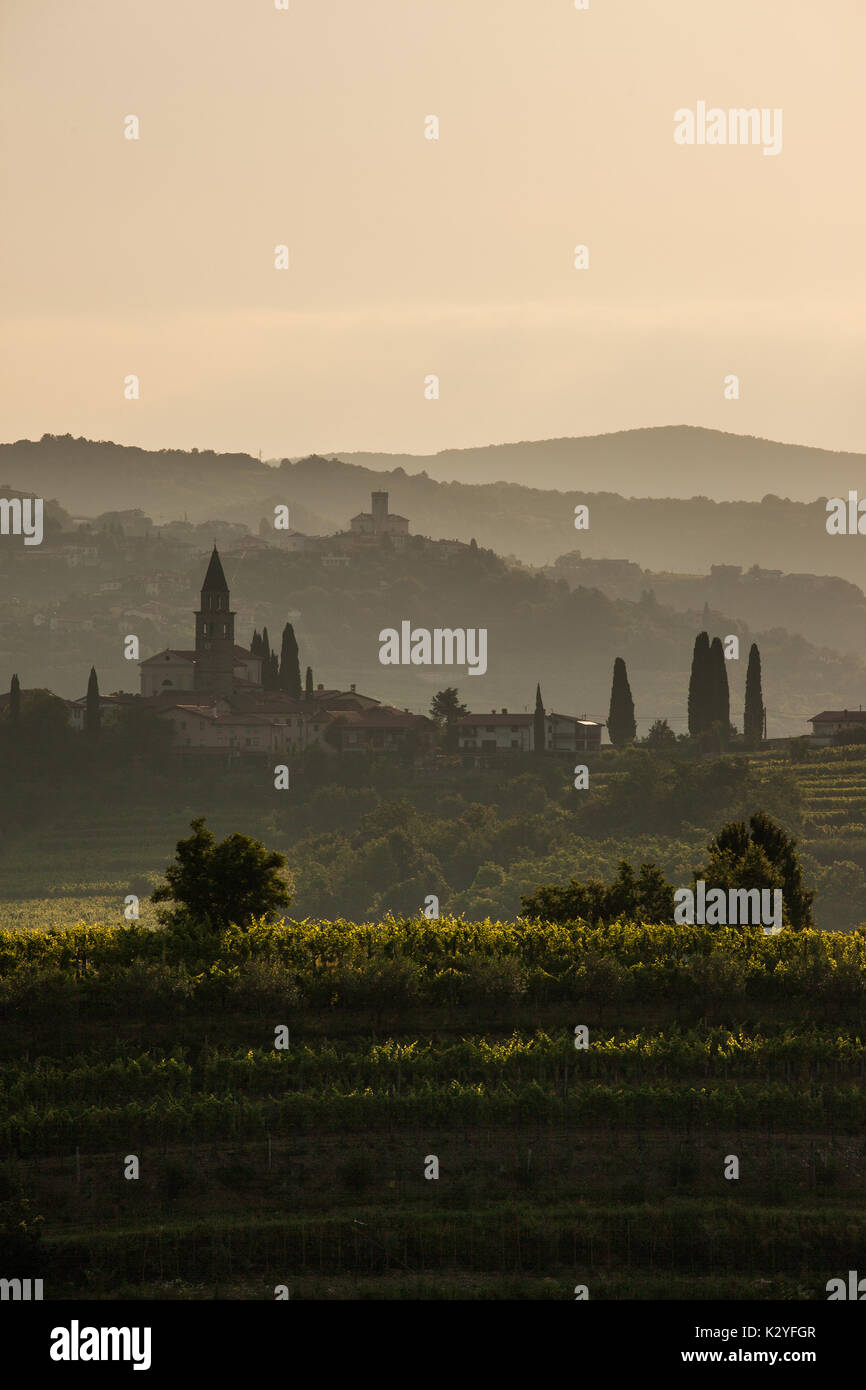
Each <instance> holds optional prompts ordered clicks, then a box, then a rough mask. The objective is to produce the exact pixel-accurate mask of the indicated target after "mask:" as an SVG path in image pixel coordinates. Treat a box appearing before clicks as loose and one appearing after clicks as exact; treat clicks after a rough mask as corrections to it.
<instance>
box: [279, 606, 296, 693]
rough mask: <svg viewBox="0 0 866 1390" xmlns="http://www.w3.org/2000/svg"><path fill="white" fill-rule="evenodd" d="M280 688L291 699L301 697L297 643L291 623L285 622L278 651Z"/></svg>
mask: <svg viewBox="0 0 866 1390" xmlns="http://www.w3.org/2000/svg"><path fill="white" fill-rule="evenodd" d="M280 690H284V691H285V693H286V694H287V695H291V696H292V699H294V700H300V698H301V667H300V664H299V662H298V643H297V640H296V638H295V629H294V628H293V627H292V625H291V623H286V625H285V627H284V628H283V642H282V649H281V651H280Z"/></svg>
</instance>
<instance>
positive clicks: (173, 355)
mask: <svg viewBox="0 0 866 1390" xmlns="http://www.w3.org/2000/svg"><path fill="white" fill-rule="evenodd" d="M864 52H866V7H864V5H863V0H823V3H821V4H817V3H809V2H808V0H726V2H725V3H717V0H590V8H589V10H588V11H585V12H581V11H576V10H575V8H574V4H573V0H289V10H288V12H283V11H278V10H276V9H275V8H274V0H2V4H0V124H2V146H0V169H2V183H3V189H4V195H5V196H4V200H3V202H4V215H3V218H2V225H0V247H2V287H0V288H2V302H3V305H4V310H5V313H4V319H5V322H4V328H3V342H2V361H0V369H2V378H3V385H2V388H0V439H3V440H10V439H16V438H19V437H24V436H29V437H38V436H39V435H41V434H42V433H44V432H45V431H49V432H52V433H66V432H67V431H68V432H71V433H72V434H75V435H79V434H82V435H88V436H92V437H95V438H102V439H108V438H113V439H115V440H117V441H119V442H122V443H129V444H133V443H137V444H142V445H145V446H148V447H160V446H164V445H180V446H192V445H197V446H199V447H200V448H216V449H244V450H249V451H250V452H257V451H258V450H259V449H262V450H263V452H264V456H265V457H272V456H282V455H286V454H291V455H295V454H300V453H305V452H310V451H312V450H317V451H319V452H327V451H330V450H338V449H340V450H347V449H388V450H394V451H399V450H411V451H415V452H430V451H433V450H436V449H440V448H445V447H449V446H455V445H457V446H459V445H469V444H484V443H494V442H502V441H506V440H515V439H529V438H549V437H553V436H560V435H572V434H591V433H596V432H599V431H607V430H616V429H622V428H628V427H633V426H641V425H653V424H676V423H688V424H698V425H707V426H712V427H715V428H719V429H729V430H733V431H735V432H737V433H754V434H761V435H765V436H768V437H772V438H778V439H783V440H791V441H796V442H799V443H811V444H821V445H825V446H829V447H836V448H848V449H857V450H866V392H864V389H863V380H862V376H863V362H864V352H863V348H864V331H866V329H864V325H866V314H864V308H866V306H864V256H866V197H864V180H863V131H864V125H866V122H864V105H866V96H864V82H863V76H862V67H863V54H864ZM699 101H706V102H707V103H708V105H710V106H714V105H718V106H721V107H724V108H728V107H743V106H745V107H753V106H754V107H766V108H777V107H778V108H781V109H782V111H783V147H782V152H781V153H780V154H779V155H778V156H766V155H764V154H763V152H762V150H761V148H760V147H741V146H738V147H731V146H724V147H721V146H714V147H710V146H704V147H699V146H692V147H684V146H678V145H677V144H675V143H674V140H673V128H674V119H673V113H674V111H675V110H676V109H677V108H681V107H691V108H694V107H695V106H696V104H697V103H698V102H699ZM130 114H134V115H136V116H138V118H139V120H140V126H141V130H140V139H139V140H138V141H131V140H127V139H124V136H123V123H124V118H125V117H126V116H128V115H130ZM431 114H435V115H436V116H438V118H439V121H440V138H439V140H438V141H430V140H427V139H425V138H424V122H425V117H426V116H428V115H431ZM278 243H286V244H287V245H288V247H289V250H290V257H291V267H290V269H289V270H288V271H277V270H275V269H274V247H275V245H277V244H278ZM577 243H586V244H587V245H588V246H589V251H590V268H589V270H587V271H577V270H575V269H574V268H573V264H572V261H573V248H574V246H575V245H576V244H577ZM130 373H135V374H137V375H138V376H139V377H140V382H141V399H140V400H139V401H126V400H124V396H123V383H124V378H125V377H126V376H127V374H130ZM428 373H436V374H438V376H439V378H440V392H441V394H440V399H439V400H438V401H428V400H425V399H424V391H423V386H424V378H425V376H426V375H427V374H428ZM728 373H736V374H738V375H739V377H740V392H741V398H740V400H739V401H726V400H725V399H724V395H723V386H724V377H725V375H726V374H728Z"/></svg>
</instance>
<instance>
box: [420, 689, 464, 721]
mask: <svg viewBox="0 0 866 1390" xmlns="http://www.w3.org/2000/svg"><path fill="white" fill-rule="evenodd" d="M468 713H469V709H468V707H467V706H466V705H462V704H461V703H460V700H459V699H458V696H457V687H456V685H448V686H446V687H445V689H444V690H439V691H437V692H436V694H435V695H434V696H433V699H432V700H431V702H430V717H431V719H435V721H436V723H437V724H438V725H439V727H440V728H442V727H443V725H447V724H453V723H454V720H455V719H460V718H462V716H463V715H464V714H468Z"/></svg>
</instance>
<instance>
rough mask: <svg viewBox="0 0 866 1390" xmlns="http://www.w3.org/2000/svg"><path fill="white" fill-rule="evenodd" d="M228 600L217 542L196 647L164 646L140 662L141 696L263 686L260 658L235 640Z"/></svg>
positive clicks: (198, 615) (204, 589) (204, 590)
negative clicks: (181, 691)
mask: <svg viewBox="0 0 866 1390" xmlns="http://www.w3.org/2000/svg"><path fill="white" fill-rule="evenodd" d="M230 601H231V600H230V595H229V586H228V584H227V583H226V577H225V573H224V571H223V567H222V561H221V560H220V557H219V552H218V550H217V548H216V546H214V548H213V554H212V555H211V557H210V564H209V565H208V567H207V573H206V575H205V577H204V584H203V585H202V589H201V600H200V603H199V609H198V612H197V613H196V615H195V649H194V650H189V649H187V648H183V649H181V648H176V647H166V649H165V650H164V651H161V652H157V654H156V656H149V657H148V658H147V660H146V661H142V662H141V663H140V671H141V694H142V695H144V696H147V697H152V696H159V695H174V694H175V693H176V692H177V691H179V690H183V691H190V690H193V691H196V692H197V693H204V694H209V695H229V694H232V693H233V692H234V691H236V690H242V689H249V688H250V687H253V688H261V684H262V663H261V658H260V657H257V656H253V654H252V652H250V651H248V650H247V648H246V647H239V646H238V645H237V643H236V642H235V615H234V613H233V612H232V611H231V609H230V607H229V603H230Z"/></svg>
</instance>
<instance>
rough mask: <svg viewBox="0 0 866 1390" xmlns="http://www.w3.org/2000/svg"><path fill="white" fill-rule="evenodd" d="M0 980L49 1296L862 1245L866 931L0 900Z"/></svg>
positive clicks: (361, 1282)
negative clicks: (84, 919)
mask: <svg viewBox="0 0 866 1390" xmlns="http://www.w3.org/2000/svg"><path fill="white" fill-rule="evenodd" d="M0 1007H2V1011H3V1020H4V1023H5V1025H6V1026H5V1027H4V1028H3V1030H2V1032H0V1039H2V1043H0V1147H2V1151H3V1152H4V1153H6V1154H7V1155H10V1157H9V1158H8V1160H7V1161H6V1163H5V1164H4V1165H3V1166H2V1169H0V1185H2V1186H0V1203H2V1210H3V1213H4V1220H5V1221H6V1230H7V1237H8V1233H9V1230H10V1228H12V1227H15V1229H17V1231H18V1235H17V1237H16V1239H17V1240H18V1242H19V1245H20V1246H21V1247H22V1248H21V1258H22V1259H23V1260H25V1261H29V1264H28V1272H29V1273H32V1274H34V1276H35V1277H38V1276H39V1275H41V1276H42V1277H43V1278H44V1279H45V1285H46V1297H49V1298H57V1297H64V1296H67V1297H69V1296H84V1297H90V1298H101V1297H133V1298H140V1297H147V1298H211V1297H214V1296H217V1297H242V1298H273V1297H274V1291H275V1289H276V1288H277V1287H278V1286H285V1287H286V1288H287V1289H288V1290H289V1292H290V1296H291V1297H292V1298H293V1299H297V1298H368V1297H369V1298H381V1297H389V1298H418V1297H420V1298H454V1297H473V1298H481V1299H498V1298H512V1297H515V1298H524V1299H525V1298H532V1299H535V1298H545V1299H573V1298H574V1296H575V1287H576V1286H577V1285H585V1286H586V1287H587V1289H588V1291H589V1296H590V1297H592V1298H703V1297H719V1298H731V1299H736V1298H755V1297H757V1298H790V1299H811V1298H816V1299H820V1298H825V1297H826V1293H825V1286H826V1283H827V1280H828V1279H830V1278H834V1277H837V1276H839V1275H840V1274H844V1272H845V1271H846V1270H848V1269H849V1268H855V1267H856V1266H857V1259H858V1256H859V1252H861V1251H862V1241H863V1237H864V1235H866V1199H864V1197H863V1193H864V1191H866V1141H864V1138H863V1136H864V1132H866V1131H864V1121H866V1049H864V1046H863V1039H864V1037H866V1033H864V1026H866V937H864V936H862V935H860V934H855V935H844V934H828V933H825V934H821V933H817V932H802V933H794V932H790V931H787V930H786V931H784V932H782V933H781V934H780V935H779V936H777V937H765V936H763V934H762V933H759V932H754V931H751V930H749V929H744V930H735V929H732V930H728V931H725V930H722V931H714V930H713V929H710V928H702V927H677V928H674V927H639V926H628V925H621V926H616V927H613V928H607V929H604V928H598V929H591V928H588V927H585V926H582V925H580V924H577V925H575V926H570V927H563V926H545V925H543V924H537V925H531V924H526V923H524V924H508V923H501V924H490V923H488V924H467V923H464V922H459V921H448V920H445V921H443V922H440V923H428V922H425V921H423V920H418V919H415V920H410V921H403V922H401V921H394V920H386V921H384V922H381V923H378V924H373V925H370V926H367V927H355V926H352V925H351V924H348V923H333V924H313V923H287V924H285V925H284V926H282V927H277V928H267V927H265V926H260V927H258V928H254V929H253V930H252V931H251V932H249V933H243V932H238V931H237V930H231V931H229V932H227V933H225V934H224V936H223V937H222V938H221V939H220V940H219V941H218V942H216V943H214V946H213V948H212V949H211V950H210V951H209V952H207V951H206V952H205V953H204V955H202V947H201V946H197V947H192V946H189V945H188V946H187V947H185V948H183V949H181V947H180V946H179V944H178V943H177V942H176V941H175V942H172V940H171V939H170V938H164V937H162V936H161V935H160V934H155V933H151V932H147V931H143V930H139V929H130V930H127V931H118V930H115V929H92V930H88V931H84V930H80V931H76V932H60V933H44V932H39V931H34V932H27V933H20V932H0ZM580 1025H583V1026H585V1027H586V1029H587V1030H588V1037H587V1038H586V1039H585V1041H586V1043H587V1045H586V1046H585V1047H584V1046H576V1045H575V1043H576V1042H577V1043H583V1042H584V1038H583V1035H581V1034H580V1033H578V1034H576V1033H575V1029H576V1027H578V1026H580ZM280 1029H285V1030H286V1031H285V1032H283V1033H281V1032H280V1031H279V1030H280ZM278 1043H280V1044H284V1045H281V1046H278V1045H277V1044H278ZM133 1156H134V1157H135V1158H136V1159H137V1160H138V1163H139V1165H140V1168H139V1176H138V1177H137V1178H134V1177H132V1178H131V1177H125V1176H124V1173H125V1171H126V1172H128V1171H129V1169H130V1160H131V1158H132V1157H133ZM434 1158H435V1159H436V1160H437V1162H438V1176H425V1173H426V1174H428V1175H429V1174H432V1173H433V1172H434V1171H435V1165H434V1164H433V1163H432V1160H433V1159H434ZM732 1158H736V1160H737V1161H738V1164H739V1176H738V1177H731V1176H726V1172H727V1173H728V1174H730V1172H731V1160H732ZM28 1204H29V1205H28ZM22 1214H23V1219H24V1221H25V1225H27V1223H31V1224H30V1231H31V1234H32V1242H31V1243H30V1244H28V1236H27V1233H26V1231H25V1233H24V1234H23V1235H22V1234H21V1227H20V1220H21V1219H22ZM35 1216H42V1217H44V1221H43V1223H42V1225H41V1227H40V1228H34V1227H33V1225H32V1221H33V1218H34V1217H35ZM15 1218H17V1220H18V1223H19V1224H18V1225H17V1227H16V1226H15ZM40 1231H41V1235H40V1234H39V1232H40ZM34 1261H35V1262H36V1265H37V1266H38V1268H34Z"/></svg>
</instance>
